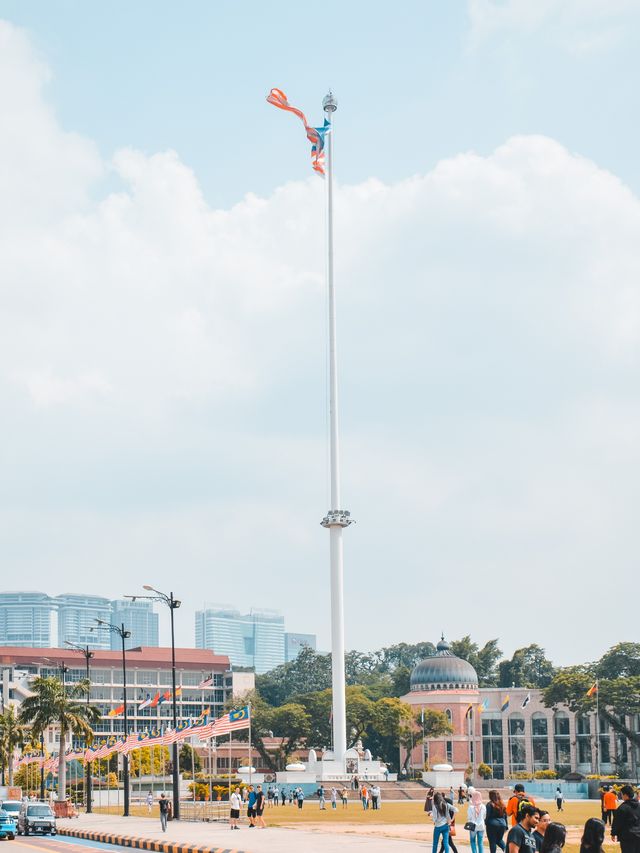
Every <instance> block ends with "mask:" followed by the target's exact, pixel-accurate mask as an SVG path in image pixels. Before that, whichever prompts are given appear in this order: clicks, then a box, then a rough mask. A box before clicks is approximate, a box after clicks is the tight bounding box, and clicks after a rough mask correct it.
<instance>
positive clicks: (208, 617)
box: [195, 605, 284, 673]
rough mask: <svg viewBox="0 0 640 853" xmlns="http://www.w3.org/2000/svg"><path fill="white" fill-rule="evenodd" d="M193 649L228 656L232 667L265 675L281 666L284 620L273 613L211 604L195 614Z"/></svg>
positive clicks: (278, 614) (273, 611)
mask: <svg viewBox="0 0 640 853" xmlns="http://www.w3.org/2000/svg"><path fill="white" fill-rule="evenodd" d="M195 625H196V647H197V648H199V649H210V650H212V651H215V652H216V654H222V655H228V656H229V659H230V660H231V663H232V665H233V666H249V667H253V668H254V669H255V671H256V672H257V673H261V672H267V671H268V670H270V669H273V668H274V667H276V666H280V664H282V663H284V617H283V616H282V614H280V613H278V612H277V611H275V610H251V612H250V613H246V614H242V613H240V611H238V610H236V609H235V608H234V607H231V606H225V605H214V606H212V607H209V608H207V609H205V610H198V611H197V612H196V620H195Z"/></svg>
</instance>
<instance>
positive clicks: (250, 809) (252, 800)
mask: <svg viewBox="0 0 640 853" xmlns="http://www.w3.org/2000/svg"><path fill="white" fill-rule="evenodd" d="M257 799H258V795H257V794H256V792H255V791H254V789H253V785H249V787H248V788H247V817H248V818H249V829H253V828H254V827H255V825H256V800H257Z"/></svg>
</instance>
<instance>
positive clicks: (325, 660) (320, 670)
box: [256, 646, 331, 707]
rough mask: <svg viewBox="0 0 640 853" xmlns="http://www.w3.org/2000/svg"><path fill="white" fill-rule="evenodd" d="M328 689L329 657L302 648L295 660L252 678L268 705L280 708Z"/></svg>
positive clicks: (305, 647) (329, 679)
mask: <svg viewBox="0 0 640 853" xmlns="http://www.w3.org/2000/svg"><path fill="white" fill-rule="evenodd" d="M327 687H331V655H319V654H318V653H317V652H315V651H314V650H313V649H310V648H308V646H304V647H303V648H302V649H301V650H300V654H299V655H298V657H297V658H296V659H295V660H293V661H290V662H289V663H285V664H282V665H281V666H277V667H276V668H275V669H272V670H271V671H270V672H265V673H264V674H263V675H257V676H256V689H257V691H258V693H259V694H260V696H262V698H263V699H265V700H266V701H267V702H268V703H269V704H270V705H272V706H274V707H275V706H277V705H282V704H283V703H284V702H288V701H289V700H290V699H291V698H292V697H293V696H301V695H303V694H305V693H312V692H314V691H317V690H324V689H326V688H327Z"/></svg>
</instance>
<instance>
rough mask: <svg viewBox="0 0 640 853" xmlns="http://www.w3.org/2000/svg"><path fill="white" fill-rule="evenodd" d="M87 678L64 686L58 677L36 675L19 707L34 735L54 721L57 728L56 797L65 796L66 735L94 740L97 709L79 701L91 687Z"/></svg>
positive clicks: (39, 733) (53, 723)
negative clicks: (58, 751)
mask: <svg viewBox="0 0 640 853" xmlns="http://www.w3.org/2000/svg"><path fill="white" fill-rule="evenodd" d="M90 686H91V685H90V682H89V681H87V680H86V679H82V680H81V681H78V682H77V683H76V684H72V685H68V686H63V684H62V682H61V681H60V679H58V678H53V677H50V676H49V677H47V678H43V677H41V676H40V677H38V678H36V679H35V681H34V682H33V684H32V686H31V690H32V694H31V696H27V698H26V699H25V700H24V701H23V703H22V706H21V708H20V720H21V722H22V723H24V724H25V725H30V726H31V729H32V732H33V734H34V736H35V737H39V736H40V735H41V734H43V733H44V731H45V730H46V729H48V728H49V726H53V725H57V726H58V728H59V731H60V755H59V758H58V797H59V798H60V799H64V798H65V797H66V793H67V790H66V781H67V773H66V771H67V765H66V761H65V755H64V754H65V751H66V748H67V736H68V735H69V734H73V735H75V736H76V737H79V738H83V739H84V740H85V741H86V743H88V744H90V743H91V742H92V740H93V731H92V725H94V724H95V723H97V722H98V720H99V719H100V712H99V710H98V709H97V708H95V707H94V706H93V705H88V704H87V703H86V702H85V701H80V700H81V699H83V697H85V696H86V695H87V694H88V692H89V690H90Z"/></svg>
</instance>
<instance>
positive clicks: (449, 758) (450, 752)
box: [447, 740, 453, 764]
mask: <svg viewBox="0 0 640 853" xmlns="http://www.w3.org/2000/svg"><path fill="white" fill-rule="evenodd" d="M452 762H453V743H452V742H451V741H450V740H448V741H447V763H448V764H451V763H452Z"/></svg>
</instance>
